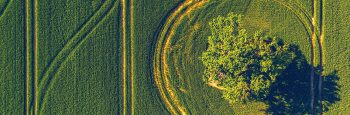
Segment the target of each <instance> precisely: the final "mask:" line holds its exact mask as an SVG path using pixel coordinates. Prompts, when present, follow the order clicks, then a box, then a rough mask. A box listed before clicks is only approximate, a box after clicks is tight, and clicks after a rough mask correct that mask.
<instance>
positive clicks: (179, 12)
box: [154, 0, 207, 114]
mask: <svg viewBox="0 0 350 115" xmlns="http://www.w3.org/2000/svg"><path fill="white" fill-rule="evenodd" d="M193 2H194V1H192V0H187V1H185V2H184V3H182V4H180V5H179V6H177V8H176V9H175V10H174V12H172V14H170V16H169V17H168V18H167V21H166V23H165V24H164V27H163V29H162V30H161V32H160V34H159V35H160V36H159V37H158V44H157V48H156V51H155V60H154V79H155V81H156V85H157V87H158V89H159V91H160V94H161V97H162V99H163V101H164V102H165V104H166V105H167V107H168V109H169V110H170V112H172V114H187V113H188V110H187V109H186V108H185V107H183V106H182V104H181V102H180V101H179V100H178V99H177V95H176V93H175V89H174V88H173V87H172V85H171V83H170V80H169V68H168V64H167V58H168V57H167V51H168V50H170V49H171V48H170V41H171V37H172V36H173V35H174V30H175V29H176V28H177V27H178V26H179V24H180V22H181V21H182V19H183V18H184V17H185V16H187V15H188V14H189V13H190V12H191V11H193V10H194V9H196V8H198V7H200V6H202V5H203V4H204V3H206V2H207V0H202V1H198V2H195V3H193ZM187 6H188V7H187ZM175 19H176V20H175ZM164 42H165V43H164ZM172 104H173V105H172Z"/></svg>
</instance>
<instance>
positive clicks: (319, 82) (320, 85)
mask: <svg viewBox="0 0 350 115" xmlns="http://www.w3.org/2000/svg"><path fill="white" fill-rule="evenodd" d="M319 8H320V10H319V14H320V19H319V27H320V29H319V30H320V37H319V39H318V44H319V53H320V54H319V56H320V60H319V61H320V62H319V63H320V67H319V69H320V73H319V74H320V75H319V81H318V99H319V102H318V103H319V112H320V113H321V114H322V111H323V110H322V82H323V75H322V74H323V38H324V35H323V0H320V6H319Z"/></svg>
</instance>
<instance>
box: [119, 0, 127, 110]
mask: <svg viewBox="0 0 350 115" xmlns="http://www.w3.org/2000/svg"><path fill="white" fill-rule="evenodd" d="M125 4H126V3H125V0H121V1H120V6H121V23H122V24H121V25H122V28H121V31H122V32H121V33H122V50H123V53H122V58H123V59H122V66H123V67H122V68H123V69H122V76H123V79H122V82H123V86H122V87H123V96H122V99H123V101H122V103H123V105H122V108H123V109H122V114H123V115H126V113H127V112H126V111H127V100H126V98H127V94H126V93H127V91H126V89H127V85H126V84H127V83H126V81H127V80H126V79H127V78H126V77H127V61H126V55H127V53H126V51H127V50H126V47H127V45H126V27H125V26H126V23H125V15H126V11H125V10H126V8H125Z"/></svg>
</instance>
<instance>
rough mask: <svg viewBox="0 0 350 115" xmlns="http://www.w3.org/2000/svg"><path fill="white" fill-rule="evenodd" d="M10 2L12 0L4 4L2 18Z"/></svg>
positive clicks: (0, 13) (0, 15)
mask: <svg viewBox="0 0 350 115" xmlns="http://www.w3.org/2000/svg"><path fill="white" fill-rule="evenodd" d="M9 4H10V0H6V2H5V4H4V6H3V7H2V8H1V10H0V18H1V17H2V15H3V14H4V12H5V11H6V9H7V7H8V5H9Z"/></svg>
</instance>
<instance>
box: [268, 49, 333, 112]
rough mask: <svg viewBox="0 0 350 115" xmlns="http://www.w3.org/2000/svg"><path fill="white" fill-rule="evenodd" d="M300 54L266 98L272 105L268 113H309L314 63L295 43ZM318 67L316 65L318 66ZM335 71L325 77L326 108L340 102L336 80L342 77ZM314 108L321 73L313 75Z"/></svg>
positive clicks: (323, 97) (324, 109)
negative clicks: (308, 59)
mask: <svg viewBox="0 0 350 115" xmlns="http://www.w3.org/2000/svg"><path fill="white" fill-rule="evenodd" d="M292 49H293V51H294V52H295V53H296V54H297V57H296V58H295V59H294V60H293V62H292V63H291V64H290V65H289V66H288V67H287V69H286V71H285V72H284V73H283V75H282V76H280V77H278V78H277V80H276V82H275V83H274V84H273V85H272V87H271V89H270V94H269V95H268V96H267V98H266V99H265V101H264V102H265V103H266V104H267V105H269V107H268V108H267V110H266V112H267V113H269V114H306V113H310V100H311V96H310V76H311V68H312V66H311V65H310V64H308V63H307V60H306V58H305V56H304V55H303V54H302V53H301V51H300V49H299V47H297V46H292ZM315 70H317V68H315ZM336 74H337V72H336V71H334V72H332V74H330V75H328V76H323V77H324V81H323V85H322V87H323V90H322V101H323V111H327V110H328V107H329V106H331V105H332V104H334V103H335V102H337V101H339V100H340V98H339V94H338V92H339V86H338V84H337V81H338V80H339V77H338V76H337V75H336ZM314 78H315V79H314V88H315V89H314V91H315V104H314V106H315V108H318V107H319V106H318V104H317V100H319V99H317V94H318V91H317V88H318V78H319V75H318V74H317V73H315V75H314Z"/></svg>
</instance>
